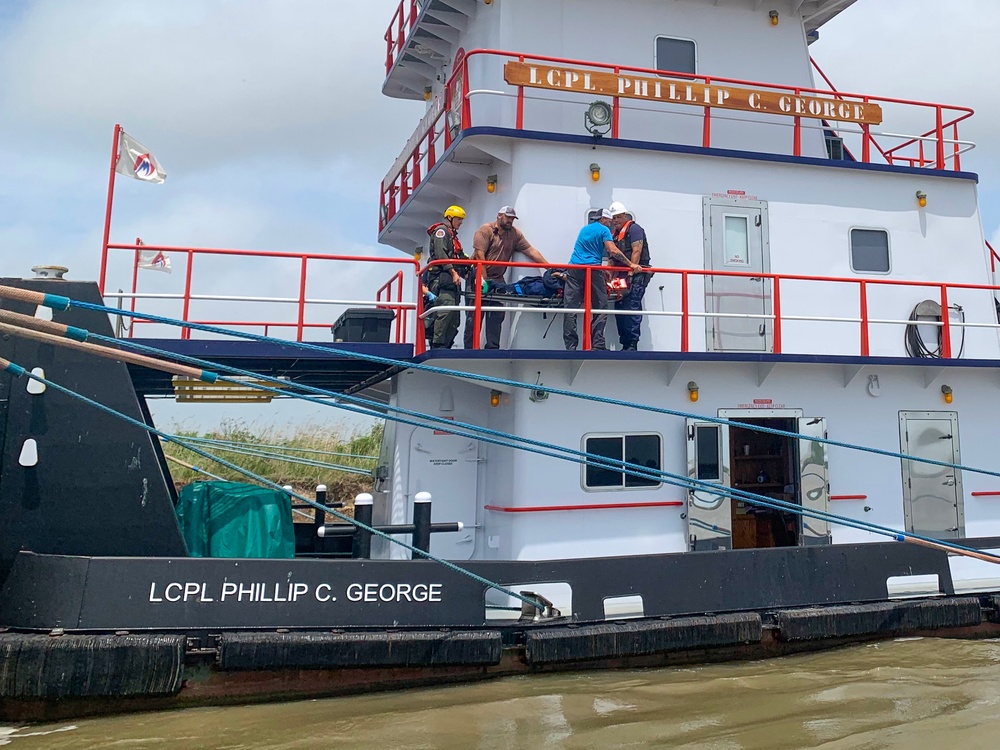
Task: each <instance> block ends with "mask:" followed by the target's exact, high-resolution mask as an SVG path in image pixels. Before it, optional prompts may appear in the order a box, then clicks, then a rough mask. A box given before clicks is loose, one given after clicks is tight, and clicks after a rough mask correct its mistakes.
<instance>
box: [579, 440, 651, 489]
mask: <svg viewBox="0 0 1000 750" xmlns="http://www.w3.org/2000/svg"><path fill="white" fill-rule="evenodd" d="M583 449H584V451H586V452H587V453H590V454H592V455H595V456H600V457H602V458H607V459H609V460H611V461H626V462H628V463H630V464H635V465H636V466H642V467H644V468H647V469H651V470H653V471H659V470H660V468H661V461H660V436H659V435H601V436H594V437H588V438H586V439H585V440H584V448H583ZM661 484H662V483H661V482H660V480H659V479H658V478H652V477H650V478H647V477H637V476H632V475H631V474H626V473H625V472H624V471H616V470H615V469H613V468H609V467H605V466H597V465H595V464H592V463H588V464H586V466H585V468H584V487H585V488H586V489H616V488H617V489H621V488H638V487H659V486H660V485H661Z"/></svg>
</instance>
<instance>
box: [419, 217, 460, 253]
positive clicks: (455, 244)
mask: <svg viewBox="0 0 1000 750" xmlns="http://www.w3.org/2000/svg"><path fill="white" fill-rule="evenodd" d="M442 228H443V229H444V230H445V231H446V232H448V234H450V235H451V257H452V259H453V260H468V256H466V254H465V251H464V250H463V249H462V241H461V240H459V239H458V234H457V233H456V232H455V230H453V229H452V228H451V225H450V224H449V223H448V222H446V221H439V222H438V223H437V224H434V225H433V226H431V227H430V228H429V229H428V230H427V236H428V237H433V236H434V233H435V232H436V231H437V230H438V229H442Z"/></svg>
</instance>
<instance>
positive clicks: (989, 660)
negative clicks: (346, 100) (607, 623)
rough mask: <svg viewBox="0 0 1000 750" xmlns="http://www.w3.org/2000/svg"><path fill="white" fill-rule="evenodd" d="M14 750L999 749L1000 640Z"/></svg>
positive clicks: (496, 685)
mask: <svg viewBox="0 0 1000 750" xmlns="http://www.w3.org/2000/svg"><path fill="white" fill-rule="evenodd" d="M0 744H7V745H9V746H10V747H11V748H12V750H36V749H41V748H45V749H46V750H49V749H51V750H55V749H57V748H58V749H60V750H62V749H65V750H97V749H98V748H100V749H101V750H105V749H106V748H123V749H128V750H166V749H167V748H170V749H171V750H184V749H186V748H203V749H205V750H256V749H257V748H269V749H273V750H312V748H337V749H338V750H351V749H353V748H359V749H360V748H365V749H366V750H369V749H371V748H375V749H376V750H397V749H400V750H402V749H406V750H436V749H438V748H440V749H442V750H508V749H514V748H517V749H520V748H525V749H527V748H565V749H566V750H571V749H575V748H711V749H713V750H716V749H717V750H752V749H755V748H760V749H762V750H763V749H765V748H766V749H768V750H771V749H778V748H838V749H840V748H906V749H907V750H921V749H922V748H928V749H930V748H933V749H934V750H947V749H949V748H961V749H962V750H977V749H979V748H982V749H983V750H987V749H988V750H996V748H997V747H998V746H1000V641H958V640H955V641H952V640H938V639H909V640H898V641H891V642H885V643H879V644H872V645H866V646H859V647H854V648H847V649H840V650H837V651H830V652H826V653H821V654H812V655H806V656H796V657H787V658H781V659H773V660H769V661H760V662H748V663H740V664H728V665H713V666H705V667H695V668H683V669H657V670H643V671H629V672H595V673H578V674H572V675H560V676H552V677H548V676H546V677H521V678H514V679H505V680H497V681H494V682H486V683H478V684H473V685H465V686H458V687H448V688H441V689H427V690H419V691H410V692H400V693H386V694H379V695H369V696H358V697H351V698H337V699H331V700H314V701H302V702H297V703H285V704H274V705H265V706H241V707H231V708H208V709H191V710H185V711H172V712H163V713H145V714H133V715H130V716H119V717H112V718H100V719H85V720H80V721H76V722H63V723H59V724H51V725H36V726H29V727H5V728H0Z"/></svg>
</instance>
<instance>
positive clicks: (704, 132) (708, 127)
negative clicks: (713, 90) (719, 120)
mask: <svg viewBox="0 0 1000 750" xmlns="http://www.w3.org/2000/svg"><path fill="white" fill-rule="evenodd" d="M711 85H712V80H711V79H710V78H707V77H706V78H705V87H706V89H707V87H708V86H711ZM711 145H712V108H711V107H705V117H704V119H703V120H702V123H701V147H702V148H709V147H710V146H711Z"/></svg>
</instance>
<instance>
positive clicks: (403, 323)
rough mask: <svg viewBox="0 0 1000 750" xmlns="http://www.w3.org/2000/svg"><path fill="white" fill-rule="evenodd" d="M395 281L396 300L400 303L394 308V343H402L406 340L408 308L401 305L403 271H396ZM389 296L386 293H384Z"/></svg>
mask: <svg viewBox="0 0 1000 750" xmlns="http://www.w3.org/2000/svg"><path fill="white" fill-rule="evenodd" d="M395 280H396V283H397V284H398V287H397V290H396V302H397V303H398V304H399V305H400V306H399V307H397V308H396V343H397V344H402V343H404V342H405V340H406V328H407V323H408V321H407V315H406V314H407V312H409V311H408V310H406V309H404V308H403V307H402V305H403V272H402V271H396V276H395ZM386 296H387V297H388V296H389V295H388V294H387V295H386Z"/></svg>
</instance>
